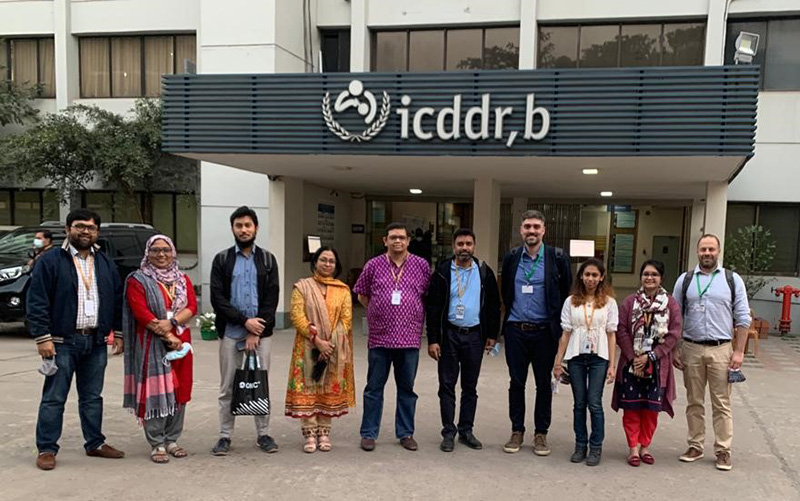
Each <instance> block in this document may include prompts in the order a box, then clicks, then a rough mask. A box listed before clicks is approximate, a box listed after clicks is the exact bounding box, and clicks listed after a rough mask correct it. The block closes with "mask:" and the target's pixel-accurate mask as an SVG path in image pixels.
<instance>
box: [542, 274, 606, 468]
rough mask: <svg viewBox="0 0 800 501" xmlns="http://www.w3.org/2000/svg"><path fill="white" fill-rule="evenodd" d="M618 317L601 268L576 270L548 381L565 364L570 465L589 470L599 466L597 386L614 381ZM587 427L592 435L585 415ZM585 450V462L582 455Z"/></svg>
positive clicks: (600, 425)
mask: <svg viewBox="0 0 800 501" xmlns="http://www.w3.org/2000/svg"><path fill="white" fill-rule="evenodd" d="M618 319H619V313H618V311H617V302H616V301H615V300H614V289H613V288H612V287H611V285H610V284H608V282H607V281H606V268H605V266H604V265H603V262H602V261H600V260H599V259H594V258H591V259H588V260H587V261H585V262H584V263H583V264H581V266H580V268H579V269H578V274H577V275H576V276H575V283H574V284H573V286H572V294H571V295H570V296H569V297H568V298H567V300H566V301H565V302H564V307H563V308H562V310H561V328H562V329H563V331H564V332H563V334H562V335H561V339H560V340H559V343H558V354H557V355H556V361H555V366H554V367H553V376H555V378H556V379H560V378H561V376H562V374H563V373H564V369H563V368H562V367H561V362H562V361H564V360H566V361H567V371H568V372H567V374H565V375H564V376H565V377H566V376H568V377H569V380H570V384H571V386H572V396H573V398H574V400H575V404H574V407H573V429H574V431H575V452H574V453H573V454H572V457H571V458H570V461H572V462H573V463H580V462H581V461H583V460H584V459H586V464H587V465H589V466H597V465H598V464H600V457H601V455H602V448H603V436H604V434H605V432H604V428H605V417H604V415H603V386H604V383H612V382H613V381H614V374H615V372H616V371H615V368H614V362H615V360H616V359H615V357H614V349H615V346H616V342H615V339H614V335H615V333H616V331H617V323H618ZM587 407H588V409H589V415H590V416H591V422H592V434H591V436H589V435H588V432H587V429H586V409H587ZM587 446H588V448H589V454H588V456H587V454H586V449H587Z"/></svg>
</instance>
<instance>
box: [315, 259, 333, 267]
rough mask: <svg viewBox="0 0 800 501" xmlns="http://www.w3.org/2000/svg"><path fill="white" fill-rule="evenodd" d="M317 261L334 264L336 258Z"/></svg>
mask: <svg viewBox="0 0 800 501" xmlns="http://www.w3.org/2000/svg"><path fill="white" fill-rule="evenodd" d="M318 262H320V263H322V264H332V265H334V266H335V265H336V260H335V259H319V260H318Z"/></svg>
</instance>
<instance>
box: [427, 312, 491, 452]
mask: <svg viewBox="0 0 800 501" xmlns="http://www.w3.org/2000/svg"><path fill="white" fill-rule="evenodd" d="M443 334H444V339H443V342H442V343H441V350H442V353H441V357H439V364H438V365H439V367H438V368H439V410H440V411H441V415H442V436H443V437H446V436H455V434H456V432H458V433H459V434H460V435H463V434H464V433H467V432H472V427H473V425H474V424H475V409H476V408H477V406H478V391H477V388H478V375H479V374H480V372H481V362H482V361H483V341H482V339H481V334H480V331H479V330H478V329H475V330H474V331H470V332H463V333H460V332H459V331H458V330H457V329H456V328H454V327H453V326H450V325H446V326H444V332H443ZM459 370H460V372H461V410H460V412H459V416H458V427H456V425H455V424H454V420H455V414H456V381H457V380H458V375H459Z"/></svg>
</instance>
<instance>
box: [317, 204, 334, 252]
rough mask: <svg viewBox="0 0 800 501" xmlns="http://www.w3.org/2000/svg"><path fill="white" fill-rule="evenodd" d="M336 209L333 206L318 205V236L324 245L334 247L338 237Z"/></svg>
mask: <svg viewBox="0 0 800 501" xmlns="http://www.w3.org/2000/svg"><path fill="white" fill-rule="evenodd" d="M335 212H336V207H335V206H334V205H332V204H317V235H319V237H320V239H321V240H322V245H331V246H332V245H333V239H334V236H335V235H336V225H335V222H336V217H335Z"/></svg>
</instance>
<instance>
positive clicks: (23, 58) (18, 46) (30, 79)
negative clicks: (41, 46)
mask: <svg viewBox="0 0 800 501" xmlns="http://www.w3.org/2000/svg"><path fill="white" fill-rule="evenodd" d="M37 51H38V44H37V42H36V40H12V41H11V80H13V81H14V82H16V83H17V85H22V86H29V85H36V83H37V82H38V78H37V63H36V61H37V57H36V53H37Z"/></svg>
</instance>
